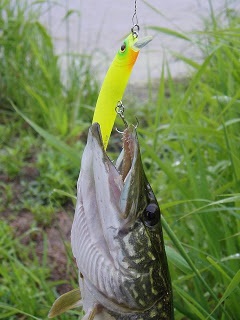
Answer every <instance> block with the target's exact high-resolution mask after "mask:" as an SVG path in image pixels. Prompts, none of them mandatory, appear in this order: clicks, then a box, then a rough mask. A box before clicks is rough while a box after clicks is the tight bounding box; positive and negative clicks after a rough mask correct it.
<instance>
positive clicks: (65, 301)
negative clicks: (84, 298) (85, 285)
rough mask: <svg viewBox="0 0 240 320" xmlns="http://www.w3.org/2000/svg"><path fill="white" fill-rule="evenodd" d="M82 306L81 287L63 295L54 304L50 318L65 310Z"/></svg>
mask: <svg viewBox="0 0 240 320" xmlns="http://www.w3.org/2000/svg"><path fill="white" fill-rule="evenodd" d="M80 306H82V302H81V294H80V290H79V288H77V289H74V290H71V291H69V292H67V293H64V294H63V295H61V296H60V297H59V298H58V299H57V300H56V301H55V302H54V303H53V305H52V308H51V310H50V311H49V314H48V318H54V317H56V316H58V315H59V314H62V313H63V312H65V311H67V310H70V309H74V308H77V307H80Z"/></svg>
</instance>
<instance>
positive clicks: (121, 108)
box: [115, 101, 128, 128]
mask: <svg viewBox="0 0 240 320" xmlns="http://www.w3.org/2000/svg"><path fill="white" fill-rule="evenodd" d="M115 110H116V112H117V114H118V115H119V116H120V118H121V119H122V121H123V123H124V125H125V128H127V127H128V123H127V121H126V120H125V117H124V110H125V107H124V105H123V103H122V101H118V103H117V106H116V108H115Z"/></svg>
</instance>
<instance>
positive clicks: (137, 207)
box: [71, 123, 172, 320]
mask: <svg viewBox="0 0 240 320" xmlns="http://www.w3.org/2000/svg"><path fill="white" fill-rule="evenodd" d="M149 203H150V205H155V208H158V205H157V202H156V199H155V197H154V194H153V192H152V189H151V187H150V186H149V184H148V182H147V179H146V177H145V174H144V170H143V167H142V161H141V156H140V150H139V144H138V140H137V134H136V129H135V127H134V126H129V127H128V128H127V129H126V130H125V132H124V134H123V151H122V153H121V154H120V156H119V159H118V160H117V163H116V166H114V165H113V163H112V161H111V160H110V159H109V158H108V156H107V154H106V152H105V150H104V146H103V142H102V138H101V131H100V127H99V125H98V124H97V123H94V124H93V125H92V126H91V127H90V129H89V134H88V140H87V145H86V147H85V150H84V153H83V157H82V164H81V171H80V175H79V180H78V191H77V204H76V211H75V217H74V222H73V226H72V233H71V243H72V250H73V254H74V256H75V258H76V261H77V265H78V268H79V272H80V275H81V277H80V289H81V293H82V296H83V309H84V311H85V312H86V313H87V312H89V310H91V309H92V308H94V306H95V305H101V306H102V310H104V311H103V312H108V313H109V314H111V315H113V316H114V317H115V318H116V319H119V320H121V319H132V315H137V314H138V315H139V317H138V316H136V317H135V318H134V319H140V316H141V317H143V318H144V319H154V320H160V319H165V316H164V317H159V314H160V313H159V312H161V309H163V310H170V311H168V313H169V314H170V313H171V312H172V311H171V310H172V307H171V283H170V279H169V274H168V269H166V268H167V262H166V255H165V250H164V244H163V238H162V230H161V225H160V211H159V208H158V211H157V212H158V215H157V218H158V219H157V220H156V223H155V224H154V226H151V227H150V228H149V230H148V227H146V225H147V223H146V221H144V219H145V218H144V212H145V211H146V210H145V209H146V207H148V204H149ZM150 211H151V210H150ZM150 223H151V221H150ZM156 241H157V242H156ZM165 269H166V270H165ZM150 313H151V314H152V316H150ZM164 314H167V313H166V312H165V311H164ZM121 316H123V317H124V316H126V317H125V318H121ZM115 318H114V319H115ZM166 319H172V318H171V317H168V318H166Z"/></svg>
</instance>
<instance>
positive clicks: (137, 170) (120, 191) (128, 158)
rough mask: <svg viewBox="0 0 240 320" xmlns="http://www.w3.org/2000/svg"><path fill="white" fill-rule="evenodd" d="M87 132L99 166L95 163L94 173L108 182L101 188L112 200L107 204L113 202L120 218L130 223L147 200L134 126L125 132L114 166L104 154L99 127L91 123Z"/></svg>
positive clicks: (130, 126) (144, 177)
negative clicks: (89, 133) (90, 136)
mask: <svg viewBox="0 0 240 320" xmlns="http://www.w3.org/2000/svg"><path fill="white" fill-rule="evenodd" d="M90 132H91V135H92V138H93V139H91V138H90V140H91V141H92V156H93V157H95V158H98V162H96V161H95V169H94V170H96V171H98V174H99V175H101V178H102V181H108V182H107V183H106V184H103V182H102V185H101V188H103V189H105V190H106V193H108V194H111V200H110V199H109V200H110V201H111V202H112V201H114V203H115V204H116V206H117V207H118V208H119V211H120V216H121V218H123V219H127V220H128V221H129V222H131V221H132V220H134V219H136V216H137V215H138V214H139V212H141V211H142V210H143V208H144V207H145V206H146V197H147V193H146V183H147V181H146V176H145V173H144V170H143V166H142V160H141V155H140V149H139V143H138V138H137V132H136V128H135V127H134V125H129V126H128V127H127V128H126V129H125V130H124V132H123V136H122V141H123V149H122V151H121V153H120V155H119V157H118V159H117V161H116V164H115V165H114V164H113V163H112V161H111V160H110V159H109V157H108V155H107V153H106V151H105V150H104V146H103V142H102V135H101V129H100V126H99V124H98V123H94V124H93V125H92V126H91V128H90ZM94 141H95V142H94ZM100 171H101V172H100ZM107 190H108V191H107ZM103 201H104V200H103Z"/></svg>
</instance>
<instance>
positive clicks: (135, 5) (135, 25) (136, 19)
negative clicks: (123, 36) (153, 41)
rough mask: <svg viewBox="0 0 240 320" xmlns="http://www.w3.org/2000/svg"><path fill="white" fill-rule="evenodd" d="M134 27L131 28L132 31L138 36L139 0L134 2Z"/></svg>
mask: <svg viewBox="0 0 240 320" xmlns="http://www.w3.org/2000/svg"><path fill="white" fill-rule="evenodd" d="M132 24H133V26H132V28H131V32H132V35H133V37H134V38H137V37H138V32H139V30H140V27H139V24H138V16H137V0H135V2H134V13H133V16H132Z"/></svg>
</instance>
